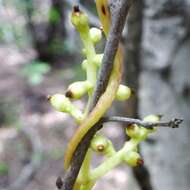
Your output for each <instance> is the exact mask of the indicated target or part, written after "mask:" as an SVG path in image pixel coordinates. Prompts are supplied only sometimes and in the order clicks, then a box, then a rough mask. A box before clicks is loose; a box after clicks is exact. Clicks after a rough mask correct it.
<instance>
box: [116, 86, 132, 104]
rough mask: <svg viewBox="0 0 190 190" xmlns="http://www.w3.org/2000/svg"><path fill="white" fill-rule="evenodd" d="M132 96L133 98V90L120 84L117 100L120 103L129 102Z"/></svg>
mask: <svg viewBox="0 0 190 190" xmlns="http://www.w3.org/2000/svg"><path fill="white" fill-rule="evenodd" d="M130 96H131V89H130V88H129V87H128V86H125V85H122V84H120V85H119V88H118V90H117V94H116V100H120V101H123V100H127V99H128V98H129V97H130Z"/></svg>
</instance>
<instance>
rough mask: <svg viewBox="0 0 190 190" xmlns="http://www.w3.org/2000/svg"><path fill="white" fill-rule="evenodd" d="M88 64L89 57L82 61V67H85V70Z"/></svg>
mask: <svg viewBox="0 0 190 190" xmlns="http://www.w3.org/2000/svg"><path fill="white" fill-rule="evenodd" d="M87 64H88V61H87V59H85V60H84V61H83V62H82V68H83V69H84V70H86V68H87Z"/></svg>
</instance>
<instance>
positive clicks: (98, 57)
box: [93, 53, 104, 67]
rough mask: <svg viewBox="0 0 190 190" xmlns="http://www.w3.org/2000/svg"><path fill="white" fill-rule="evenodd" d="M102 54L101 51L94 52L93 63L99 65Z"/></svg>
mask: <svg viewBox="0 0 190 190" xmlns="http://www.w3.org/2000/svg"><path fill="white" fill-rule="evenodd" d="M103 56H104V54H103V53H102V54H96V56H95V57H94V60H93V63H94V64H95V65H96V66H98V67H100V65H101V63H102V59H103Z"/></svg>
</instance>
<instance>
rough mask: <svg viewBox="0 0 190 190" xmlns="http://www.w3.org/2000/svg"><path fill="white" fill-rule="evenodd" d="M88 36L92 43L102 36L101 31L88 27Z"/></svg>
mask: <svg viewBox="0 0 190 190" xmlns="http://www.w3.org/2000/svg"><path fill="white" fill-rule="evenodd" d="M90 38H91V40H92V42H93V43H94V44H96V43H97V42H99V41H100V40H101V38H102V31H101V30H100V29H98V28H91V29H90Z"/></svg>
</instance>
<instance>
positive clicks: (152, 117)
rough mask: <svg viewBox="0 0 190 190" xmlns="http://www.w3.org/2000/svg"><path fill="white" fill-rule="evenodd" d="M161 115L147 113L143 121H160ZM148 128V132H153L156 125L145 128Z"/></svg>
mask: <svg viewBox="0 0 190 190" xmlns="http://www.w3.org/2000/svg"><path fill="white" fill-rule="evenodd" d="M160 119H161V116H160V115H153V114H152V115H148V116H146V117H144V119H143V121H149V122H158V121H160ZM146 130H148V132H149V133H151V132H155V131H156V130H157V128H156V127H153V128H152V129H146Z"/></svg>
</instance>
